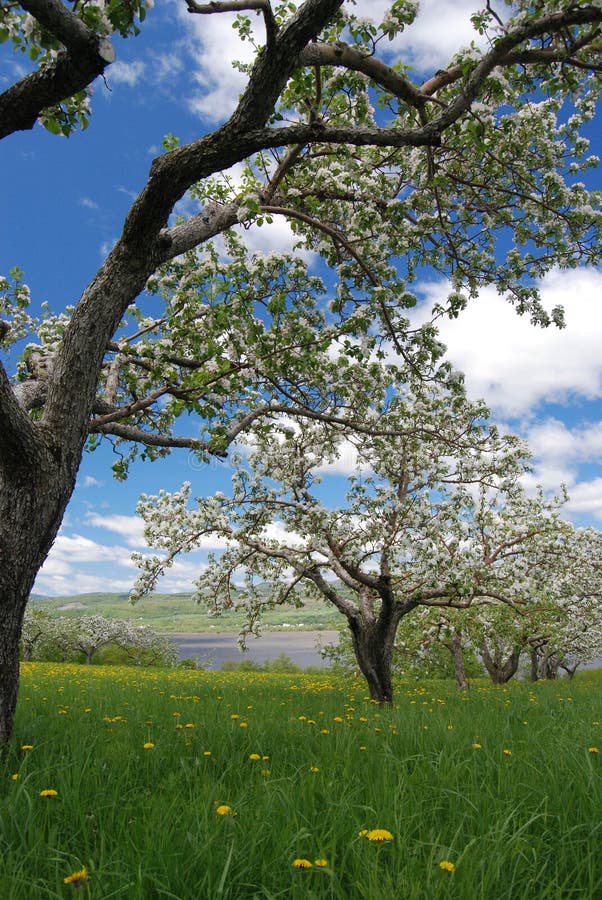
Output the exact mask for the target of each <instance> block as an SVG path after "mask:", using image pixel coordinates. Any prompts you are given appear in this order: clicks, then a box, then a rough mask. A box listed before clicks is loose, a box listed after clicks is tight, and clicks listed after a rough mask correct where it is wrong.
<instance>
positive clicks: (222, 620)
mask: <svg viewBox="0 0 602 900" xmlns="http://www.w3.org/2000/svg"><path fill="white" fill-rule="evenodd" d="M30 603H31V606H32V608H35V609H44V610H46V611H48V612H50V613H52V614H53V615H61V616H67V617H77V616H90V615H99V616H105V617H107V618H116V619H124V620H126V621H131V622H136V623H137V624H140V625H150V626H151V628H154V629H155V630H156V631H159V632H162V633H165V634H168V633H171V634H177V633H178V632H182V633H185V634H191V633H194V632H203V631H229V632H236V633H238V632H239V631H240V629H241V626H242V624H243V622H244V613H241V612H236V611H234V610H227V611H225V612H224V613H223V614H222V615H220V616H212V615H210V614H209V613H208V612H207V610H206V609H204V608H203V607H201V606H198V605H197V604H196V603H193V601H192V600H191V596H190V594H151V595H150V596H148V597H144V598H143V599H142V600H140V601H139V602H138V603H137V604H136V605H135V606H132V604H131V603H130V601H129V595H128V594H106V593H102V592H98V593H92V594H76V595H74V596H72V597H35V596H34V597H32V598H31V601H30ZM284 622H286V623H288V624H289V625H291V626H293V627H294V628H297V629H298V628H302V629H304V630H305V631H313V630H322V629H329V628H338V627H339V626H340V624H341V616H340V614H339V613H338V612H337V610H336V609H334V607H333V606H332V605H331V604H329V603H321V602H319V601H315V600H312V601H308V602H307V603H306V604H305V606H303V607H302V608H300V609H297V608H296V607H290V606H283V607H279V608H277V609H268V610H266V611H265V613H264V615H263V616H262V628H263V630H264V631H270V630H277V629H278V628H279V627H281V626H282V624H283V623H284ZM290 630H292V629H290Z"/></svg>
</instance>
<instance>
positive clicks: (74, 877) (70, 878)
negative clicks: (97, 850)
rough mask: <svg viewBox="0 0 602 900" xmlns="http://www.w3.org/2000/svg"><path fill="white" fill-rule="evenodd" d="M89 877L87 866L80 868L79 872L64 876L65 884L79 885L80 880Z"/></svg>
mask: <svg viewBox="0 0 602 900" xmlns="http://www.w3.org/2000/svg"><path fill="white" fill-rule="evenodd" d="M87 877H88V870H87V869H86V867H85V866H83V867H82V868H81V869H78V870H77V872H72V873H71V875H67V877H66V878H63V883H64V884H75V885H78V884H79V883H80V882H82V881H84V880H85V879H86V878H87Z"/></svg>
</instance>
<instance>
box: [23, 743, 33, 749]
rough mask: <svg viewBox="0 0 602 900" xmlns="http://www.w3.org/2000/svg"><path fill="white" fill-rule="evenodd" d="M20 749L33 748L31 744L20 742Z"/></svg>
mask: <svg viewBox="0 0 602 900" xmlns="http://www.w3.org/2000/svg"><path fill="white" fill-rule="evenodd" d="M21 750H33V744H22V745H21Z"/></svg>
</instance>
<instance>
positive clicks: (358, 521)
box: [134, 372, 569, 701]
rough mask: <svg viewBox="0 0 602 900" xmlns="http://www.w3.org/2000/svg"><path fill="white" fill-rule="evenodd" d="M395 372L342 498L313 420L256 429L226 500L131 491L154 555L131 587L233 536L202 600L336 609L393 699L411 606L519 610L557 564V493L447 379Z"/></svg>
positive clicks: (365, 669) (366, 668) (204, 580)
mask: <svg viewBox="0 0 602 900" xmlns="http://www.w3.org/2000/svg"><path fill="white" fill-rule="evenodd" d="M401 380H402V382H403V383H404V384H405V393H403V392H402V387H401V384H400V385H398V386H397V390H396V391H394V392H393V399H392V400H387V399H383V401H382V403H380V404H378V405H377V406H376V407H375V408H373V410H372V412H373V415H372V417H371V418H370V417H368V421H370V423H371V425H370V426H369V427H368V426H367V427H366V429H365V431H364V432H356V433H355V434H354V435H353V447H354V450H355V452H356V454H357V458H358V460H359V461H360V463H361V466H362V469H360V470H359V471H358V472H357V473H356V474H354V475H351V476H350V477H349V479H348V490H347V494H346V502H345V504H344V505H335V506H334V507H333V506H332V505H331V504H332V501H331V503H330V504H326V503H324V502H323V501H321V500H320V491H321V487H320V481H321V479H320V477H319V475H318V473H317V471H316V470H317V469H319V468H320V467H322V466H324V465H327V464H328V462H332V461H333V460H335V459H336V457H337V454H338V453H339V452H340V450H341V445H340V433H339V432H338V431H337V430H335V429H333V428H332V427H331V426H329V425H324V424H323V423H320V424H315V425H313V426H312V427H309V426H306V427H305V428H304V429H303V430H298V429H295V428H294V427H293V428H289V429H287V428H286V427H283V429H282V433H281V434H280V435H278V434H277V433H276V432H274V431H271V432H266V433H260V434H258V435H257V436H256V437H255V441H254V444H253V447H252V448H251V450H250V452H249V454H248V455H247V456H246V458H244V459H243V458H239V459H238V460H237V461H235V465H236V471H235V474H234V477H233V488H232V496H231V497H226V496H225V495H223V494H218V495H214V496H213V497H211V498H209V499H199V500H198V501H197V503H198V506H197V508H196V509H189V508H188V505H187V504H188V500H189V496H190V488H189V486H185V487H184V488H183V489H182V490H181V491H179V492H177V493H175V494H173V495H169V494H166V493H164V492H162V493H161V494H160V495H159V496H158V497H145V498H142V499H141V502H140V504H139V512H140V513H141V514H142V516H143V517H144V519H145V522H146V532H145V533H146V537H147V541H148V542H149V544H150V545H151V546H154V547H163V548H164V550H165V554H163V555H157V556H150V557H140V556H138V555H137V556H136V559H137V561H138V563H139V565H140V566H141V568H142V571H143V574H142V575H141V578H140V580H139V586H138V589H137V590H135V591H134V596H136V595H137V593H138V592H140V591H148V590H151V589H153V588H154V587H155V584H156V581H157V579H158V578H159V577H160V575H161V574H162V572H163V571H164V570H165V569H166V568H168V567H169V566H170V565H171V564H172V562H173V559H174V558H175V556H176V555H177V554H178V553H181V552H183V551H187V550H190V549H194V548H196V547H197V546H198V545H199V544H200V543H201V542H202V540H203V539H204V537H205V536H206V535H207V534H213V535H219V536H220V537H221V538H222V539H223V540H224V541H225V542H226V543H227V545H228V546H227V548H226V549H225V550H224V552H223V553H222V554H221V555H219V556H214V557H211V558H210V564H209V567H208V568H207V570H206V571H205V572H204V573H203V575H201V577H200V578H199V580H198V582H197V587H198V591H197V594H196V596H197V598H198V599H199V600H201V601H205V602H209V603H211V604H212V607H213V608H214V609H225V608H228V607H230V606H232V605H235V604H236V605H238V606H239V607H241V608H242V609H243V610H244V611H245V612H246V614H247V624H246V626H245V629H246V631H247V632H249V631H253V630H255V629H256V627H257V625H258V623H259V622H260V620H261V615H262V612H263V611H264V610H265V609H266V608H267V607H269V606H272V605H275V604H278V603H283V602H289V601H290V600H291V599H292V598H295V597H296V598H299V599H302V598H303V596H305V595H306V594H307V593H309V594H310V595H313V596H321V597H322V598H323V599H326V600H328V601H329V602H330V603H332V604H333V605H334V606H335V607H336V608H337V609H338V611H339V612H340V613H341V614H342V615H344V616H345V618H346V619H347V623H348V626H349V629H350V633H351V638H352V642H353V648H354V652H355V656H356V659H357V663H358V666H359V669H360V670H361V672H362V673H363V675H364V677H365V678H366V681H367V683H368V687H369V690H370V695H371V697H372V698H373V699H375V700H379V701H387V700H391V698H392V692H393V688H392V682H391V661H392V654H393V649H394V646H395V639H396V635H397V629H398V626H399V624H400V622H401V621H402V620H404V619H405V617H406V616H407V615H408V614H409V613H411V612H412V611H413V610H414V609H416V608H417V607H424V606H427V607H433V606H436V607H442V606H443V607H452V608H453V607H457V608H460V609H464V608H467V607H470V606H471V605H472V604H473V603H475V602H476V601H477V600H481V601H483V600H484V599H486V600H489V601H490V602H503V603H508V604H523V603H524V602H525V597H527V596H528V595H529V592H530V591H533V590H535V589H536V588H537V586H538V585H539V584H540V583H542V582H543V581H545V580H547V579H549V578H550V577H551V574H552V573H553V571H554V567H557V566H559V565H560V559H561V558H562V550H563V548H564V544H563V543H562V537H563V534H564V532H565V530H566V528H568V527H569V526H567V525H566V523H563V522H562V520H561V519H560V518H559V516H558V514H557V506H558V503H559V501H557V500H546V499H545V498H544V496H543V494H541V493H540V494H539V495H538V496H537V497H536V498H528V497H526V496H525V494H524V491H523V489H522V488H521V484H520V478H521V475H522V474H523V473H524V466H525V464H524V462H523V460H522V458H521V453H524V452H525V451H526V448H525V446H524V445H523V444H522V443H521V442H520V441H518V440H517V439H513V438H512V437H511V436H504V437H502V436H500V435H499V434H498V432H497V430H496V429H495V428H492V427H488V426H487V423H486V420H485V419H484V415H485V410H484V408H483V407H482V406H479V405H478V404H474V403H470V402H469V401H468V400H467V399H466V398H465V397H464V396H463V395H462V393H461V390H460V387H459V386H458V385H457V384H456V385H455V393H454V394H453V395H452V394H450V393H448V392H446V391H445V390H443V389H442V388H441V387H440V386H438V387H435V386H425V385H424V383H422V382H421V381H420V380H419V379H416V380H415V383H414V385H413V390H410V389H409V385H410V384H411V383H412V376H411V374H410V373H409V372H406V373H405V374H404V375H403V376H402V378H401ZM386 396H387V394H385V395H384V397H385V398H386ZM243 578H244V579H245V583H244V587H243V588H242V589H241V588H240V587H236V589H234V588H235V586H237V582H240V581H241V579H243ZM334 579H336V580H334ZM265 582H269V583H270V584H271V585H272V593H271V594H270V595H266V592H265V590H264V589H263V585H264V583H265ZM258 586H262V587H261V589H258ZM484 652H486V650H485V651H484Z"/></svg>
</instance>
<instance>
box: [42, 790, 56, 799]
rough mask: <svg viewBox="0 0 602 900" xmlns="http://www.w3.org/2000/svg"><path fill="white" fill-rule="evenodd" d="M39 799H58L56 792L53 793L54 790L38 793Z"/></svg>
mask: <svg viewBox="0 0 602 900" xmlns="http://www.w3.org/2000/svg"><path fill="white" fill-rule="evenodd" d="M40 797H58V791H55V790H54V788H46V789H45V790H43V791H40Z"/></svg>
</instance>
